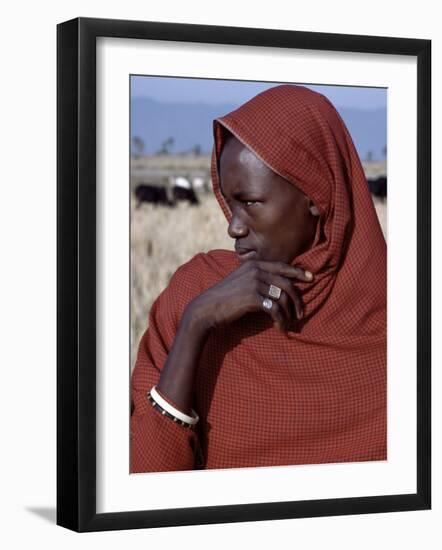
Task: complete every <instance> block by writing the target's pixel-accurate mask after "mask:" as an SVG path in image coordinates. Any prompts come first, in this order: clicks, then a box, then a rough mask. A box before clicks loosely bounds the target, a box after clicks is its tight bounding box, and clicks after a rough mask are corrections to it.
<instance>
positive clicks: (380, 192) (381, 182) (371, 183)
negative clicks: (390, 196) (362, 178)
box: [367, 176, 387, 199]
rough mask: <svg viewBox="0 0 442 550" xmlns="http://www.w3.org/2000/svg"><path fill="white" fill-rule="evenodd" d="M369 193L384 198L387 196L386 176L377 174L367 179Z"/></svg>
mask: <svg viewBox="0 0 442 550" xmlns="http://www.w3.org/2000/svg"><path fill="white" fill-rule="evenodd" d="M367 183H368V187H369V189H370V193H371V194H372V195H374V196H375V197H380V198H382V199H385V197H386V196H387V177H386V176H378V177H377V178H370V179H367Z"/></svg>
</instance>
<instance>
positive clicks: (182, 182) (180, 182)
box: [172, 176, 199, 206]
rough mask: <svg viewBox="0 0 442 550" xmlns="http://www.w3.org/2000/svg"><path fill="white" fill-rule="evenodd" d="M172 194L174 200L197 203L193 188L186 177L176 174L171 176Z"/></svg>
mask: <svg viewBox="0 0 442 550" xmlns="http://www.w3.org/2000/svg"><path fill="white" fill-rule="evenodd" d="M172 185H173V187H172V195H173V200H174V201H175V202H178V201H189V203H190V204H191V205H194V206H195V205H197V204H199V200H198V197H197V196H196V194H195V191H194V190H193V187H192V184H191V183H190V181H189V180H188V179H187V178H184V177H182V176H178V177H176V178H172Z"/></svg>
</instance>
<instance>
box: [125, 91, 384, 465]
mask: <svg viewBox="0 0 442 550" xmlns="http://www.w3.org/2000/svg"><path fill="white" fill-rule="evenodd" d="M226 129H227V130H228V131H229V132H231V133H233V134H234V135H235V136H236V137H237V138H238V139H239V140H240V141H242V142H243V143H244V144H245V145H246V146H247V147H248V148H249V149H251V150H252V151H253V152H254V153H255V154H256V155H257V156H258V157H259V158H260V159H261V160H262V161H263V162H264V163H266V164H267V165H268V166H269V167H270V168H271V169H272V170H273V171H274V172H277V173H278V174H279V175H281V176H283V177H284V178H285V179H287V180H288V181H290V182H291V183H293V184H294V185H296V186H298V187H299V188H300V189H301V190H302V191H303V192H304V193H305V194H306V195H307V196H309V197H310V198H311V199H312V200H313V202H314V203H315V205H316V206H317V208H318V210H319V212H320V214H321V220H322V222H323V223H322V226H323V230H322V231H320V230H318V231H317V234H316V237H315V240H314V244H313V246H312V247H311V248H310V249H309V250H307V251H306V252H304V253H303V254H302V255H300V256H298V257H296V258H294V259H293V262H292V264H293V265H297V266H300V267H302V268H304V269H308V270H310V271H312V272H313V273H314V276H315V277H314V281H313V283H303V282H299V281H297V282H296V283H294V284H295V286H296V287H297V288H298V289H299V290H300V291H301V293H302V299H303V303H304V315H305V317H304V319H303V322H302V326H301V328H300V329H297V330H293V331H291V330H290V331H289V332H288V333H286V334H284V333H281V332H279V331H278V330H277V329H276V328H275V327H274V326H273V322H272V319H271V317H270V316H269V315H268V314H267V313H265V312H263V311H262V312H255V313H250V314H247V315H245V316H244V317H242V318H241V319H238V320H237V321H235V322H233V323H231V324H229V325H228V326H225V327H222V328H218V329H216V330H213V331H212V332H211V333H210V335H209V337H208V340H207V341H206V344H205V346H204V348H203V351H202V353H201V357H200V362H199V365H198V370H197V374H196V380H195V386H194V401H193V403H192V407H193V408H194V409H195V410H196V411H197V413H198V414H199V416H200V421H199V423H198V424H197V425H196V427H195V428H194V429H189V428H186V427H184V426H181V425H178V424H176V423H174V422H173V420H171V419H170V418H167V417H164V416H163V415H162V414H161V412H160V411H159V410H158V409H155V408H153V407H152V406H151V405H150V403H149V401H148V399H147V393H148V391H149V390H150V389H151V387H152V386H153V385H154V384H156V383H157V382H158V380H159V377H160V373H161V369H162V367H163V365H164V362H165V360H166V357H167V355H168V352H169V350H170V348H171V346H172V343H173V340H174V337H175V334H176V331H177V327H178V324H179V321H180V317H181V315H182V313H183V311H184V309H185V307H186V305H187V304H188V303H189V302H190V301H191V300H192V299H193V298H194V297H196V296H197V295H199V294H200V293H201V292H203V291H204V290H205V289H207V288H209V287H211V286H213V285H215V284H216V283H218V282H219V281H220V280H221V279H223V278H224V277H226V276H227V275H228V274H229V273H231V272H232V271H233V270H234V269H237V268H238V267H239V266H240V265H241V264H240V262H239V260H238V258H237V256H236V254H235V253H234V252H232V251H228V250H213V251H211V252H209V253H207V254H206V253H201V254H197V255H196V256H195V257H193V258H192V259H191V260H190V261H189V262H187V263H186V264H184V265H182V266H181V267H180V268H179V269H178V270H177V271H176V272H175V273H174V275H173V276H172V279H171V281H170V283H169V285H168V287H167V288H166V289H165V290H164V291H163V292H162V293H161V294H160V296H159V297H158V298H157V300H156V301H155V303H154V305H153V307H152V309H151V312H150V316H149V326H148V329H147V330H146V332H145V333H144V335H143V337H142V339H141V342H140V346H139V351H138V356H137V361H136V365H135V369H134V372H133V375H132V399H133V403H134V411H133V414H132V417H131V472H158V471H175V470H192V469H197V468H206V469H212V468H240V467H258V466H277V465H295V464H319V463H332V462H351V461H367V460H386V458H387V425H386V424H387V421H386V243H385V239H384V237H383V234H382V231H381V227H380V224H379V221H378V218H377V215H376V212H375V209H374V206H373V202H372V199H371V196H370V193H369V189H368V186H367V182H366V179H365V176H364V172H363V169H362V166H361V163H360V160H359V157H358V155H357V153H356V150H355V147H354V144H353V142H352V139H351V137H350V135H349V133H348V131H347V129H346V127H345V125H344V123H343V121H342V119H341V117H340V116H339V114H338V113H337V112H336V110H335V109H334V107H333V106H332V104H331V103H330V102H329V101H328V100H327V99H326V98H325V97H324V96H322V95H321V94H318V93H316V92H313V91H311V90H308V89H306V88H303V87H301V86H291V85H282V86H277V87H275V88H271V89H270V90H267V91H265V92H263V93H261V94H259V95H258V96H256V97H254V98H253V99H252V100H250V101H249V102H247V103H245V104H244V105H242V106H241V107H240V108H239V109H237V110H235V111H233V112H232V113H230V114H228V115H226V116H224V117H221V118H219V119H217V120H215V121H214V138H215V145H214V150H213V154H212V182H213V188H214V192H215V195H216V198H217V199H218V201H219V203H220V206H221V208H222V210H223V212H224V214H225V216H226V218H227V220H228V221H230V218H231V213H230V211H229V207H228V205H227V204H226V203H225V202H224V200H223V197H222V195H221V193H220V190H219V180H218V169H217V166H218V159H219V155H220V152H221V150H222V147H223V145H224V143H225V139H226V134H227V132H226ZM318 226H319V224H318ZM169 401H170V400H169ZM175 406H176V405H175ZM177 408H179V407H177Z"/></svg>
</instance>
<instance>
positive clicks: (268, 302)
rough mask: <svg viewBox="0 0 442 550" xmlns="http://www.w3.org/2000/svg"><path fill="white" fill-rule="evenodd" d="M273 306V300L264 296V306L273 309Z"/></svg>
mask: <svg viewBox="0 0 442 550" xmlns="http://www.w3.org/2000/svg"><path fill="white" fill-rule="evenodd" d="M272 306H273V302H272V300H270V299H269V298H264V300H263V301H262V307H263V308H264V309H272Z"/></svg>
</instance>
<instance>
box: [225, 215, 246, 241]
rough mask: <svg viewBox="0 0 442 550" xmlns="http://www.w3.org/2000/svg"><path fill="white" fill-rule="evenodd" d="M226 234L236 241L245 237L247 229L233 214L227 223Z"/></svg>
mask: <svg viewBox="0 0 442 550" xmlns="http://www.w3.org/2000/svg"><path fill="white" fill-rule="evenodd" d="M227 233H228V234H229V237H231V238H232V239H238V238H240V237H244V236H245V235H247V233H248V228H247V226H246V224H245V223H244V222H243V221H242V220H241V219H240V218H239V216H237V215H235V214H234V215H233V216H232V219H231V221H230V223H229V227H228V229H227Z"/></svg>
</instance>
